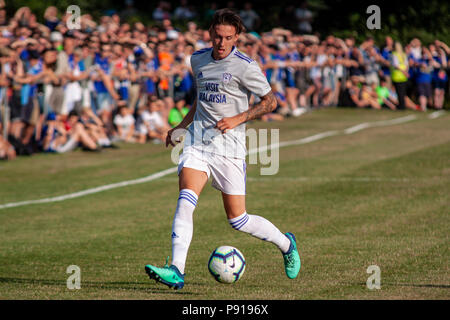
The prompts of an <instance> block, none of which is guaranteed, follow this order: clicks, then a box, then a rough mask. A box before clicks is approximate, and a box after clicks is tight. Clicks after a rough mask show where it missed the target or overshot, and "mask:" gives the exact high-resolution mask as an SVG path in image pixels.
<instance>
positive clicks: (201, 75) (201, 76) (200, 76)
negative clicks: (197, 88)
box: [197, 71, 203, 79]
mask: <svg viewBox="0 0 450 320" xmlns="http://www.w3.org/2000/svg"><path fill="white" fill-rule="evenodd" d="M201 78H203V72H201V71H200V73H199V74H198V76H197V79H201Z"/></svg>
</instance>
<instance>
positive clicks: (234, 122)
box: [216, 117, 241, 133]
mask: <svg viewBox="0 0 450 320" xmlns="http://www.w3.org/2000/svg"><path fill="white" fill-rule="evenodd" d="M240 123H241V122H240V121H239V119H238V118H237V117H227V118H223V119H222V120H220V121H218V122H217V124H216V129H218V130H220V131H221V132H222V133H227V131H228V130H231V129H233V128H235V127H237V126H238V125H239V124H240Z"/></svg>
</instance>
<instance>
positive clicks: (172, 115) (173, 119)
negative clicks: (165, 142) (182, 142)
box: [168, 100, 189, 128]
mask: <svg viewBox="0 0 450 320" xmlns="http://www.w3.org/2000/svg"><path fill="white" fill-rule="evenodd" d="M188 112H189V108H187V107H186V104H185V102H184V100H179V101H177V102H176V103H175V107H174V108H172V109H171V110H170V112H169V119H168V121H169V124H170V126H171V127H172V128H173V127H176V126H177V125H178V124H179V123H180V122H181V120H183V118H184V117H185V116H186V115H187V113H188Z"/></svg>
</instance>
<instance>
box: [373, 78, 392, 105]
mask: <svg viewBox="0 0 450 320" xmlns="http://www.w3.org/2000/svg"><path fill="white" fill-rule="evenodd" d="M375 92H376V93H377V96H378V103H379V104H380V106H381V107H383V108H389V109H391V110H396V109H397V107H396V104H397V103H398V101H397V99H396V98H395V97H394V96H393V95H392V94H391V91H390V90H389V82H388V81H387V80H386V79H385V78H382V79H381V81H380V85H379V86H377V87H376V88H375Z"/></svg>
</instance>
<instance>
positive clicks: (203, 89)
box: [184, 47, 271, 159]
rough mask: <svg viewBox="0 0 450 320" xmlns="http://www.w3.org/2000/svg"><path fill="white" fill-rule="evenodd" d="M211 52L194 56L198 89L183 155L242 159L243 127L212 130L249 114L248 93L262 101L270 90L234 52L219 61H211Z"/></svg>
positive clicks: (249, 62) (248, 62) (249, 63)
mask: <svg viewBox="0 0 450 320" xmlns="http://www.w3.org/2000/svg"><path fill="white" fill-rule="evenodd" d="M212 51H213V50H212V48H206V49H202V50H199V51H197V52H194V53H193V54H192V57H191V66H192V71H193V74H194V77H195V81H196V82H195V83H196V87H197V109H196V112H195V115H194V122H193V123H192V124H191V125H190V126H189V129H188V132H189V135H187V136H186V139H185V143H184V152H189V150H190V148H195V149H200V150H202V151H204V152H209V153H214V154H219V155H222V156H226V157H231V158H238V159H245V156H246V150H247V149H246V145H245V142H246V137H245V123H243V124H241V125H239V126H237V127H236V128H233V129H232V130H228V131H227V132H226V133H224V134H222V132H221V131H220V130H218V129H215V128H214V127H215V126H216V124H217V122H218V121H219V120H222V119H223V118H224V117H232V116H235V115H237V114H239V113H242V112H244V111H246V110H248V101H249V98H250V95H251V93H254V94H255V95H257V96H259V97H262V96H264V95H266V94H268V93H269V92H270V90H271V88H270V85H269V83H268V82H267V79H266V77H265V75H264V74H263V73H262V71H261V68H260V67H259V65H258V64H257V63H256V62H255V61H253V60H252V59H250V58H249V57H247V56H246V55H245V54H243V53H242V52H240V51H239V50H237V49H236V48H235V47H233V49H232V50H231V52H230V54H229V55H228V56H227V57H226V58H224V59H221V60H214V58H213V57H212Z"/></svg>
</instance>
